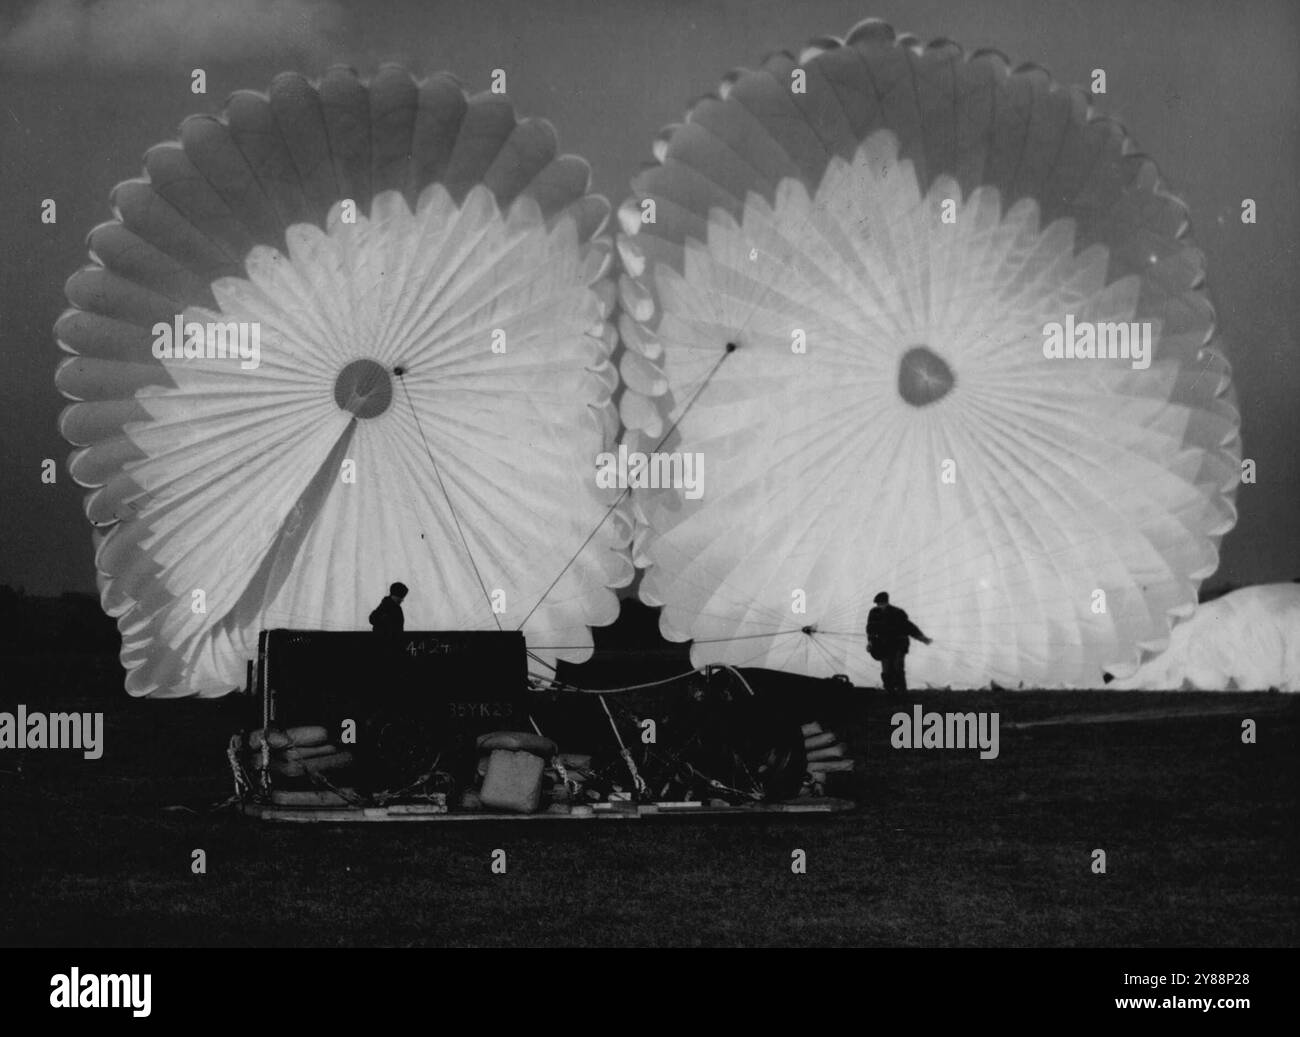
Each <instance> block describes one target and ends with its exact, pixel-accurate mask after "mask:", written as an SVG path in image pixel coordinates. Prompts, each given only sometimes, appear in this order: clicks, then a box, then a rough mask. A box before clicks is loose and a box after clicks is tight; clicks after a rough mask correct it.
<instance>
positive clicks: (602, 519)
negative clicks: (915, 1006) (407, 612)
mask: <svg viewBox="0 0 1300 1037" xmlns="http://www.w3.org/2000/svg"><path fill="white" fill-rule="evenodd" d="M735 351H736V344H735V343H734V342H728V343H727V346H726V348H725V349H724V350H723V351H722V356H720V357H718V359H717V362H716V363H715V364H714V365H713V367H711V368H710V369H709V373H708V374H706V375H705V376H704V378H703V379H701V380H700V384H699V387H698V388H697V389H696V390H695V392H693V393H692V394H691V398H690V399H689V400H688V401H687V403H686V406H685V407H683V408H682V412H681V414H679V415H678V416H677V420H676V421H674V422H673V423H672V424H671V425H670V426H669V427H668V431H667V432H665V433H664V434H663V438H662V439H660V440H659V442H658V443H656V444H655V446H654V449H655V450H658V449H659V448H660V447H661V446H663V445H664V443H666V442H667V441H668V437H669V436H671V435H672V434H673V432H674V430H676V428H677V425H678V423H679V422H680V421H681V420H682V419H683V418H685V417H686V415H687V414H688V413H689V412H690V409H691V408H692V407H693V406H695V401H696V400H698V399H699V398H700V394H701V393H702V392H704V390H705V388H707V387H708V384H709V382H710V381H712V380H713V376H714V375H715V374H717V373H718V369H719V368H720V367H721V366H722V362H723V361H724V360H726V359H727V357H729V356H731V354H732V353H734V352H735ZM403 385H405V383H403ZM416 420H417V421H418V420H419V419H418V418H417V419H416ZM422 434H423V433H422ZM429 456H430V460H432V457H433V455H432V454H430V455H429ZM436 470H437V469H436V468H435V471H436ZM631 492H632V487H631V486H630V485H628V486H625V487H623V492H622V493H620V494H619V495H618V496H617V497H615V498H614V502H613V503H612V504H611V505H610V506H609V507H608V508H606V509H605V514H604V515H602V516H601V517H600V521H599V522H597V523H596V525H595V526H593V527H592V530H591V532H590V533H588V534H587V538H586V539H585V540H584V541H583V542H582V543H581V544H579V545H578V550H576V551H574V552H573V555H572V557H570V558H569V560H568V561H567V562H565V563H564V568H562V569H561V570H560V571H559V572H558V573H556V575H555V579H553V580H552V581H551V582H550V583H549V584H548V585H547V587H546V590H544V591H542V596H541V597H540V598H538V599H537V602H536V604H534V605H533V607H532V608H530V609H529V610H528V615H526V616H524V618H523V619H522V620H521V621H520V623H519V626H517V627H516V628H515V629H516V630H522V629H523V627H524V624H525V623H527V622H528V621H529V620H530V619H532V617H533V613H534V612H536V611H537V610H538V609H539V608H541V607H542V602H544V601H545V600H546V598H547V596H548V595H549V594H550V593H551V591H553V590H555V585H556V584H557V583H559V582H560V580H561V579H562V578H563V577H564V574H565V573H566V572H568V571H569V566H571V565H572V564H573V563H574V562H576V561H577V560H578V556H579V555H581V554H582V552H583V551H584V550H586V548H587V545H588V544H589V543H591V541H592V539H593V538H594V537H595V535H596V534H597V533H599V532H600V528H601V526H603V525H604V524H605V523H606V522H607V521H608V520H609V517H610V515H612V514H613V513H614V511H615V510H616V509H617V508H618V506H619V505H620V504H622V503H623V498H624V497H626V496H627V495H628V494H629V493H631ZM479 582H480V583H481V582H482V581H481V580H480V581H479ZM483 593H484V594H486V593H487V590H486V589H484V591H483ZM495 615H496V613H493V616H494V617H495ZM497 625H498V626H500V622H499V621H498V624H497Z"/></svg>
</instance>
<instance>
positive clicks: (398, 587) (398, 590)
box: [388, 583, 407, 598]
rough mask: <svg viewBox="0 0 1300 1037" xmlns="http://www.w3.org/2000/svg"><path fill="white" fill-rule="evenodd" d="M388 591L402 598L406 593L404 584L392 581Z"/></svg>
mask: <svg viewBox="0 0 1300 1037" xmlns="http://www.w3.org/2000/svg"><path fill="white" fill-rule="evenodd" d="M388 593H389V594H392V595H393V596H394V597H398V598H404V597H406V593H407V591H406V584H404V583H394V584H393V585H392V586H390V587H389V588H388Z"/></svg>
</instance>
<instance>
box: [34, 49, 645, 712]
mask: <svg viewBox="0 0 1300 1037" xmlns="http://www.w3.org/2000/svg"><path fill="white" fill-rule="evenodd" d="M588 183H589V168H588V166H587V164H586V162H584V161H583V160H582V159H580V158H577V157H575V156H571V155H560V154H558V151H557V146H556V136H555V131H554V130H553V128H552V127H551V126H550V125H549V124H548V123H546V122H544V121H541V120H537V119H524V120H520V119H518V118H517V117H516V115H515V112H514V109H513V107H512V106H511V104H510V102H509V101H508V100H506V99H505V98H503V97H500V96H493V95H490V94H480V95H477V96H474V97H468V96H466V94H465V92H464V91H463V90H462V89H461V87H460V86H459V85H458V84H457V82H456V81H455V80H454V79H452V78H451V77H450V76H448V75H445V74H439V75H435V76H433V77H431V78H429V79H427V80H425V81H423V82H419V83H417V82H416V81H415V80H414V79H412V78H411V76H410V75H408V74H407V73H406V72H405V71H404V70H402V69H400V68H396V67H385V68H384V69H382V70H381V71H380V72H379V73H378V74H377V75H376V76H375V77H374V78H373V79H371V80H370V81H368V82H366V81H363V80H361V79H359V78H358V77H357V76H356V74H355V73H353V72H352V71H350V70H347V69H343V68H337V69H333V70H331V71H330V72H329V73H328V74H327V75H325V76H324V78H323V79H322V80H321V81H320V82H319V84H312V83H309V82H308V81H307V80H305V79H303V78H302V77H300V76H297V75H292V74H285V75H281V76H279V77H277V78H276V79H275V80H274V82H273V83H272V84H271V87H270V90H269V92H268V93H267V94H258V93H253V92H240V93H236V94H235V95H233V96H232V97H231V98H230V100H229V102H228V103H227V105H226V107H225V110H224V112H223V113H222V114H221V115H220V116H219V117H209V116H195V117H191V118H189V119H187V120H186V121H185V122H184V123H183V124H182V126H181V131H180V140H179V141H177V142H172V143H168V144H161V145H159V146H157V147H154V148H152V149H151V150H150V151H149V152H148V153H147V155H146V156H145V171H144V176H143V177H141V178H140V179H136V180H128V181H126V182H125V183H122V184H119V185H118V186H117V188H116V189H115V190H114V191H113V196H112V199H113V209H114V217H115V218H114V219H113V220H112V221H110V222H108V223H105V224H103V225H101V226H99V227H97V228H95V230H94V231H93V232H92V233H91V234H90V238H89V245H90V251H91V259H92V261H93V262H92V265H90V266H89V267H87V268H85V269H83V270H82V271H81V272H80V273H78V274H76V275H75V276H74V277H73V278H72V279H71V280H70V281H69V282H68V286H67V294H68V299H69V301H70V302H71V304H72V308H71V309H70V310H68V311H67V312H66V313H65V314H64V315H63V317H62V318H61V319H60V320H59V322H58V324H57V327H56V333H57V337H58V341H59V344H60V346H61V347H62V348H63V349H64V350H65V351H66V352H68V353H70V354H72V356H71V357H70V358H69V359H67V360H65V361H64V362H63V363H62V365H61V366H60V367H59V369H58V374H57V384H58V386H59V388H60V389H61V390H62V392H63V393H64V394H65V395H66V396H68V397H69V398H71V399H73V400H75V401H77V402H75V403H73V404H72V405H71V406H70V407H68V408H67V409H66V410H65V411H64V413H63V416H62V418H61V429H62V432H63V434H64V435H65V437H66V438H67V439H68V440H69V441H71V442H72V443H73V444H74V445H75V446H76V447H77V448H78V449H77V450H76V451H75V452H74V454H73V455H72V458H71V471H72V474H73V475H74V477H75V478H76V479H77V481H78V482H79V483H81V484H82V485H84V486H86V487H88V488H89V489H90V492H89V494H88V495H87V497H86V511H87V514H88V515H89V517H90V519H91V521H92V522H93V523H94V524H95V525H96V526H97V527H98V530H97V532H96V534H95V540H96V554H95V558H96V565H97V567H98V571H99V584H100V588H101V597H102V602H103V606H104V608H105V609H106V610H107V611H108V612H109V613H110V614H111V615H113V616H115V617H116V618H117V622H118V626H119V628H120V630H121V632H122V639H123V641H122V645H123V646H122V662H123V664H124V666H125V668H126V670H127V678H126V685H127V690H128V691H130V692H131V693H132V694H135V695H159V696H179V695H219V694H223V693H225V692H227V691H229V690H231V689H233V688H236V687H238V686H239V685H241V684H242V683H243V677H244V667H245V660H246V659H249V658H251V657H252V656H253V655H255V654H256V637H257V632H258V631H259V630H260V629H262V628H269V627H276V626H289V627H298V628H308V629H325V630H349V629H365V628H366V616H367V615H368V613H369V612H370V610H371V609H372V608H373V607H374V606H375V605H376V604H377V603H378V601H379V600H380V599H381V598H382V597H383V595H384V594H385V593H386V590H387V587H388V585H389V584H390V583H391V582H393V581H395V580H400V581H402V582H404V583H406V584H407V585H408V586H409V587H410V588H411V593H410V595H409V597H408V598H407V599H406V602H405V610H406V623H407V626H408V628H414V629H425V630H429V629H433V630H437V629H495V628H496V627H497V626H498V625H499V626H501V627H503V628H505V629H514V628H516V627H518V626H519V625H520V624H521V623H522V624H524V629H525V633H526V634H527V636H528V639H529V641H530V642H531V643H532V644H534V645H536V646H538V651H539V653H540V654H541V655H542V656H543V657H548V658H552V659H553V658H556V657H562V658H568V659H573V660H575V661H579V660H581V659H583V658H586V656H587V655H589V654H590V645H591V633H590V629H589V627H590V625H592V624H597V625H599V624H605V623H608V622H611V621H612V620H613V619H614V617H615V616H616V615H617V610H618V601H617V595H616V592H615V590H614V589H613V588H616V587H619V586H621V585H624V584H626V583H628V582H630V580H631V578H632V575H633V571H632V567H631V563H630V561H629V559H628V553H627V550H626V547H625V541H626V540H627V538H628V537H629V535H630V529H629V526H628V524H627V523H626V522H620V521H619V520H618V517H617V516H616V517H615V519H614V520H613V521H610V522H606V523H605V524H604V525H603V526H601V528H600V531H599V533H598V535H596V536H595V537H593V538H591V540H590V541H589V542H586V541H584V538H585V537H587V535H588V534H589V533H590V531H591V530H592V528H593V527H595V526H596V525H597V523H598V522H599V520H600V518H601V517H602V516H603V515H604V514H605V512H606V510H607V508H608V507H609V505H610V503H611V501H612V499H613V498H612V497H611V496H610V495H609V494H608V493H606V492H604V491H600V490H598V489H597V488H596V487H595V486H594V484H593V480H592V479H591V477H590V468H591V460H592V458H593V457H594V456H595V455H596V454H597V453H598V452H599V451H600V450H602V449H603V448H605V447H606V446H608V445H609V444H611V443H612V442H613V440H614V437H615V435H616V428H617V414H616V411H615V408H614V405H613V403H612V402H611V397H612V393H613V390H614V388H615V386H616V384H617V372H616V370H615V369H614V367H613V366H612V364H611V363H610V359H609V358H610V353H611V350H612V347H613V344H614V342H615V334H614V332H613V330H612V328H611V327H610V325H609V322H608V320H607V317H608V315H609V313H610V309H611V307H612V304H613V297H614V290H613V286H612V284H611V283H609V282H608V279H607V276H606V271H607V269H608V267H609V265H610V264H609V261H610V251H611V250H610V243H609V241H608V240H607V239H605V238H602V237H601V236H600V232H601V230H602V227H603V225H604V224H605V222H606V219H607V215H608V206H607V203H606V202H605V201H604V199H601V198H599V197H595V196H592V195H589V194H588V193H587V191H588ZM607 498H608V499H607ZM575 554H576V558H575V557H574V556H575ZM571 558H573V564H572V565H570V566H569V567H568V568H567V569H565V568H564V567H565V565H566V563H567V562H569V561H570V559H571ZM562 571H563V576H562V577H561V578H560V579H559V581H558V583H557V585H556V586H555V588H554V591H553V592H552V593H551V594H550V595H549V596H546V599H545V601H542V598H543V597H544V595H545V592H546V590H547V587H548V583H549V582H550V581H552V580H553V579H555V578H556V577H557V576H559V575H560V573H561V572H562ZM539 602H541V603H540V604H539ZM525 621H526V622H525ZM549 646H557V647H555V648H554V649H552V648H550V647H549Z"/></svg>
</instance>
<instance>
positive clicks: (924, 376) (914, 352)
mask: <svg viewBox="0 0 1300 1037" xmlns="http://www.w3.org/2000/svg"><path fill="white" fill-rule="evenodd" d="M956 381H957V379H956V377H955V376H954V375H953V373H952V368H951V367H949V366H948V362H947V361H946V360H944V358H943V357H941V356H939V354H938V353H935V352H934V351H933V350H931V349H929V348H928V347H927V346H913V347H912V348H911V349H909V350H908V351H907V352H906V353H904V354H903V358H902V359H901V360H900V361H899V362H898V395H900V396H901V397H903V399H905V400H906V401H907V402H908V403H910V404H911V405H912V406H913V407H924V406H925V405H926V404H928V403H935V402H936V401H938V400H941V399H943V398H944V397H945V396H947V395H948V391H949V390H950V389H951V388H952V387H953V385H954V384H955V383H956Z"/></svg>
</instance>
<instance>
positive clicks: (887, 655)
mask: <svg viewBox="0 0 1300 1037" xmlns="http://www.w3.org/2000/svg"><path fill="white" fill-rule="evenodd" d="M875 602H876V607H875V608H873V609H872V610H871V611H870V612H869V613H867V651H868V652H869V653H870V655H871V658H873V659H878V660H879V661H880V681H881V683H882V684H883V685H884V687H885V692H886V694H889V695H906V694H907V649H908V646H909V644H910V643H911V638H913V637H914V638H916V639H917V640H918V641H920V642H921V643H922V644H927V645H928V644H931V643H932V641H931V639H930V638H928V637H926V636H925V635H924V634H923V633H921V631H920V629H919V628H918V627H917V626H916V624H915V623H913V622H912V621H911V620H910V619H908V618H907V613H906V612H904V611H903V610H902V609H900V608H898V607H897V606H895V605H891V604H890V603H889V595H888V594H887V593H885V592H884V591H881V592H880V593H879V594H877V595H876V597H875Z"/></svg>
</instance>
